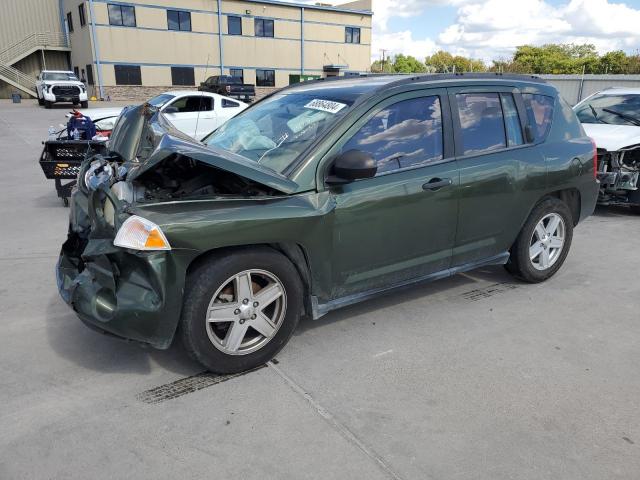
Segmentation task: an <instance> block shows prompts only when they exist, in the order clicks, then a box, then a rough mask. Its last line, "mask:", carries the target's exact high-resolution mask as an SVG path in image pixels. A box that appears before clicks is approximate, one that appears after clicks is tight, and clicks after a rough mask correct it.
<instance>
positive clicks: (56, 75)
mask: <svg viewBox="0 0 640 480" xmlns="http://www.w3.org/2000/svg"><path fill="white" fill-rule="evenodd" d="M42 79H43V80H76V81H77V80H78V77H77V76H76V75H75V73H71V72H45V73H43V74H42Z"/></svg>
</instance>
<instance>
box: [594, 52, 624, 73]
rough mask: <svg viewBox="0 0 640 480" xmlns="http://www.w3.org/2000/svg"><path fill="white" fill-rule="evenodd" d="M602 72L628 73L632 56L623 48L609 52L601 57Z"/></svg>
mask: <svg viewBox="0 0 640 480" xmlns="http://www.w3.org/2000/svg"><path fill="white" fill-rule="evenodd" d="M599 64H600V68H599V70H600V73H628V72H629V66H630V58H629V57H628V56H627V54H626V53H624V52H623V51H622V50H616V51H614V52H607V53H605V54H604V55H602V56H601V57H600V60H599Z"/></svg>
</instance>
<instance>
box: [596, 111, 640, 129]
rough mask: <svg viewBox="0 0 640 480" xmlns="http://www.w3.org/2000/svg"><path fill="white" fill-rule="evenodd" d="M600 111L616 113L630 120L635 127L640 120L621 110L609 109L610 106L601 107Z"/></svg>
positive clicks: (639, 124) (639, 123)
mask: <svg viewBox="0 0 640 480" xmlns="http://www.w3.org/2000/svg"><path fill="white" fill-rule="evenodd" d="M602 111H603V112H607V113H610V114H612V115H617V116H618V117H620V118H623V119H625V120H626V121H627V122H631V123H633V124H634V125H636V126H637V127H640V120H638V119H637V118H635V117H632V116H631V115H627V114H626V113H622V112H616V111H615V110H611V109H610V108H603V109H602Z"/></svg>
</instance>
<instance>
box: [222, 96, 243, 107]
mask: <svg viewBox="0 0 640 480" xmlns="http://www.w3.org/2000/svg"><path fill="white" fill-rule="evenodd" d="M239 106H240V104H239V103H238V102H234V101H233V100H229V99H228V98H223V99H222V108H234V107H239Z"/></svg>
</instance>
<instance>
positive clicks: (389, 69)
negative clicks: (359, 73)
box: [371, 59, 396, 73]
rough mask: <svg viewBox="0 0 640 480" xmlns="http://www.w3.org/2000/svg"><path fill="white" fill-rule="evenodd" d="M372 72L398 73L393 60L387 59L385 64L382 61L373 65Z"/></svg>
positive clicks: (377, 61)
mask: <svg viewBox="0 0 640 480" xmlns="http://www.w3.org/2000/svg"><path fill="white" fill-rule="evenodd" d="M371 71H372V72H373V73H396V71H395V69H394V67H393V62H392V61H391V59H386V60H385V61H384V64H383V63H382V60H376V61H375V62H373V63H372V64H371Z"/></svg>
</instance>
